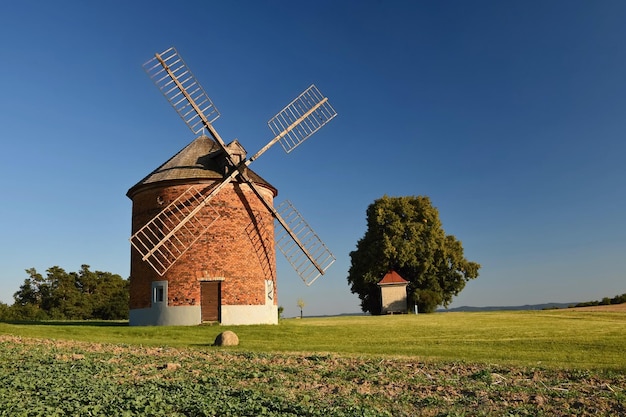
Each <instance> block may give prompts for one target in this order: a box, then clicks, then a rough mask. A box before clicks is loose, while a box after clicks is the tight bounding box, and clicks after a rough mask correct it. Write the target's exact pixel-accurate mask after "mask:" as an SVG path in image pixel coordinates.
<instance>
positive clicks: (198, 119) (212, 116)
mask: <svg viewBox="0 0 626 417" xmlns="http://www.w3.org/2000/svg"><path fill="white" fill-rule="evenodd" d="M143 68H144V70H145V71H146V73H147V74H148V76H149V77H150V78H151V79H152V81H154V84H155V85H156V86H157V87H158V88H159V90H161V93H163V95H164V96H165V98H166V99H167V101H169V102H170V104H171V105H172V107H174V110H176V112H177V113H178V115H179V116H180V117H181V119H183V121H184V122H185V123H186V124H187V126H189V129H191V131H192V132H193V133H194V134H196V135H197V134H198V133H200V132H202V130H203V129H204V128H205V126H204V122H203V120H202V116H204V117H206V119H207V120H208V122H209V123H213V122H214V121H215V120H217V118H218V117H220V112H219V111H218V110H217V108H216V107H215V105H214V104H213V102H212V101H211V99H210V98H209V96H208V95H207V93H206V92H205V91H204V88H202V86H201V85H200V83H198V81H196V78H195V77H194V76H193V74H192V73H191V70H190V69H189V68H187V65H186V64H185V61H183V59H182V58H181V56H180V55H178V52H177V51H176V49H174V48H170V49H168V50H166V51H164V52H162V53H161V54H156V55H155V57H154V58H152V59H151V60H149V61H148V62H146V63H145V64H143ZM168 70H169V71H170V72H169V73H168ZM170 74H171V75H170Z"/></svg>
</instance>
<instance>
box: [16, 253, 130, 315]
mask: <svg viewBox="0 0 626 417" xmlns="http://www.w3.org/2000/svg"><path fill="white" fill-rule="evenodd" d="M26 273H27V274H28V275H29V277H28V278H26V279H25V280H24V283H23V284H22V285H21V286H20V289H19V290H18V291H17V292H16V293H15V294H14V295H13V298H14V300H15V303H14V304H13V306H11V309H12V315H13V318H15V319H23V320H40V319H71V320H87V319H100V320H119V319H126V318H128V298H129V285H128V280H124V279H122V277H120V276H119V275H117V274H112V273H110V272H101V271H91V270H90V269H89V265H82V266H81V269H80V271H78V272H66V271H65V270H64V269H63V268H60V267H58V266H53V267H51V268H48V269H47V270H46V276H43V275H42V274H40V273H38V272H37V270H35V268H30V269H27V270H26Z"/></svg>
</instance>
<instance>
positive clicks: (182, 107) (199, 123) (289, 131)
mask: <svg viewBox="0 0 626 417" xmlns="http://www.w3.org/2000/svg"><path fill="white" fill-rule="evenodd" d="M144 69H145V70H146V73H147V74H148V75H149V76H150V78H151V79H152V80H153V81H154V83H155V85H156V86H157V87H158V88H159V90H160V91H161V92H162V93H163V95H164V96H165V98H166V99H167V100H168V101H169V102H170V104H171V105H172V107H174V109H175V110H176V112H177V113H178V114H179V116H180V117H181V118H182V119H183V121H184V122H185V123H186V124H187V126H188V127H189V129H190V130H191V131H192V132H193V133H195V134H197V133H199V132H201V131H202V130H204V129H206V130H207V131H208V132H209V134H210V136H211V137H212V138H213V139H214V140H215V141H216V142H217V144H218V145H219V146H220V148H221V149H222V151H223V152H224V154H225V156H226V159H227V161H228V163H229V164H230V165H231V167H232V168H234V169H231V170H230V173H229V174H228V175H227V176H226V177H225V178H224V179H223V180H222V182H221V183H219V184H218V185H217V186H214V187H212V188H210V189H208V190H203V191H200V193H203V194H201V197H200V198H194V199H193V200H192V201H191V202H190V203H189V205H190V206H192V208H190V209H189V210H188V211H187V213H186V215H184V216H183V218H181V219H177V220H178V221H177V224H176V225H174V226H173V227H172V228H170V229H168V230H166V231H165V232H164V233H163V237H162V238H161V239H159V240H158V241H157V242H154V240H156V239H155V238H154V236H156V234H155V233H154V232H153V229H154V228H155V225H161V224H163V223H165V222H166V221H169V219H168V216H169V213H171V212H172V210H173V208H172V205H173V204H176V203H177V202H178V203H177V204H179V205H180V201H179V200H180V199H181V197H182V195H181V197H179V199H177V200H176V201H174V202H172V203H171V204H170V205H168V207H166V208H165V209H163V210H162V211H161V212H160V213H159V214H158V215H157V216H155V217H154V218H153V219H152V220H151V221H150V222H148V223H147V224H146V225H145V226H144V227H142V228H141V229H140V230H138V231H137V232H136V233H135V234H133V236H131V243H132V244H133V246H134V247H135V248H136V249H137V250H138V251H139V253H140V254H141V255H142V259H143V260H145V261H148V262H149V263H150V264H151V265H152V266H153V268H154V269H155V270H156V271H157V273H159V274H160V275H163V274H164V273H165V272H166V271H167V270H168V269H169V267H171V265H173V264H174V263H175V262H176V260H178V259H179V258H180V256H182V254H183V253H184V252H185V251H186V250H187V249H188V248H189V247H191V245H193V243H195V241H196V240H197V237H198V236H196V238H195V239H193V240H192V241H191V243H189V244H188V245H187V246H186V247H185V246H183V247H181V248H180V249H179V248H177V253H172V251H171V250H170V248H171V247H176V244H178V242H181V240H182V239H180V238H179V237H178V236H177V233H178V232H179V231H181V230H183V231H187V232H189V231H190V228H189V227H187V224H188V223H191V224H192V225H193V224H194V219H195V217H196V215H197V214H198V213H199V212H200V211H201V210H202V209H203V208H204V207H205V206H207V205H209V201H210V200H211V199H212V198H213V196H215V195H216V194H217V193H218V192H219V191H220V190H221V189H223V188H224V187H225V186H226V185H227V184H229V183H230V182H231V180H233V179H234V178H235V177H237V176H239V177H240V178H242V179H243V180H244V181H245V182H246V183H247V184H248V185H249V186H250V188H251V189H252V190H253V191H254V193H255V194H256V195H257V197H258V198H259V199H260V200H261V201H262V202H263V204H264V205H265V207H266V208H267V209H268V210H269V211H270V212H271V214H272V216H273V217H274V218H275V219H276V221H277V222H278V223H279V224H280V225H281V227H282V228H283V230H284V231H285V234H283V235H281V237H280V239H279V240H278V243H279V249H280V250H281V252H282V253H283V254H284V255H285V257H286V258H287V260H288V261H289V262H290V264H291V265H292V267H293V268H294V269H295V270H296V272H297V273H298V275H299V276H300V278H301V279H302V280H303V281H304V283H305V284H306V285H311V284H312V283H313V282H314V281H315V280H316V279H317V278H318V277H319V276H320V275H323V274H324V273H325V271H326V269H327V268H328V267H329V266H330V265H331V264H332V263H333V262H334V261H335V257H334V256H333V255H332V253H331V252H330V251H329V250H328V248H327V247H326V246H325V245H324V244H323V243H322V241H321V240H320V239H319V237H318V236H317V235H316V234H315V232H313V230H312V229H311V228H310V226H309V225H308V223H306V221H304V219H303V218H302V216H301V215H300V213H299V212H298V211H297V210H295V208H294V207H293V205H291V203H288V204H287V205H286V206H284V207H287V208H288V209H287V211H285V213H287V214H288V216H287V217H288V219H289V220H288V221H286V220H285V219H284V218H283V216H281V214H280V213H279V212H278V211H277V210H276V209H275V208H274V207H273V205H272V204H271V203H270V202H269V201H267V200H266V199H265V197H264V196H263V194H262V193H261V191H260V190H259V189H258V188H257V186H256V185H255V184H254V182H252V181H251V180H250V178H249V177H248V175H247V172H246V168H247V167H248V165H250V164H251V163H252V162H253V161H254V160H256V159H257V158H258V157H260V156H261V155H262V154H263V153H265V152H266V151H267V150H268V149H269V148H270V147H272V146H273V145H274V144H275V143H276V142H279V141H280V142H281V145H282V147H283V149H284V150H285V152H287V153H289V152H291V151H292V150H293V149H294V148H295V147H297V146H299V145H300V144H301V143H302V142H304V141H305V140H306V139H308V138H309V137H310V136H311V135H313V134H314V133H315V132H317V130H319V129H320V128H321V127H322V126H324V125H325V124H326V123H328V122H329V121H330V120H332V119H333V118H334V117H335V116H336V115H337V113H336V111H335V110H334V109H333V107H332V106H331V105H330V103H329V102H328V99H327V98H326V97H324V96H323V95H322V94H321V93H320V92H319V90H318V89H317V87H315V86H314V85H311V86H310V87H309V88H308V89H306V90H305V91H304V92H303V93H302V94H300V95H299V96H298V97H296V98H295V99H294V100H293V101H292V102H291V103H289V104H288V105H287V106H286V107H285V108H284V109H283V110H281V111H280V112H279V113H278V114H277V115H276V116H274V117H273V118H272V119H270V121H269V122H268V125H269V127H270V129H271V130H272V132H273V133H274V134H275V136H274V138H273V139H272V140H270V141H269V142H268V143H267V144H266V145H265V146H264V147H262V148H261V149H260V150H259V151H258V152H257V153H256V154H254V155H253V156H252V157H250V158H248V159H244V160H243V161H241V162H239V163H235V162H234V158H233V155H232V154H231V152H230V150H229V149H228V147H227V146H226V144H225V142H224V141H223V140H222V138H221V137H220V135H219V134H218V133H217V131H216V130H215V128H214V127H213V125H212V122H214V121H215V120H216V119H217V118H218V117H219V111H218V110H217V108H216V107H215V105H214V104H213V102H212V101H211V99H210V98H209V96H208V95H207V94H206V92H205V91H204V89H203V88H202V86H201V85H200V84H199V83H198V82H197V81H196V79H195V77H194V76H193V74H192V73H191V71H190V70H189V69H188V68H187V66H186V64H185V62H184V61H183V59H182V58H181V57H180V55H179V54H178V52H177V51H176V49H174V48H169V49H167V50H166V51H164V52H162V53H161V54H158V53H157V54H155V56H154V58H152V59H151V60H149V61H148V62H146V63H145V64H144ZM205 112H207V114H208V115H209V116H210V119H209V117H207V115H206V114H205ZM187 192H189V190H188V191H187ZM184 194H185V193H183V195H184ZM196 195H197V194H196ZM194 196H195V195H194ZM215 220H216V219H213V220H212V221H211V224H212V223H213V222H214V221H215ZM211 224H209V225H207V226H206V227H204V228H202V227H197V230H196V231H195V232H194V231H193V230H191V233H198V234H200V235H201V234H203V233H204V232H205V231H206V230H207V229H208V227H210V225H211ZM294 230H296V231H295V232H294ZM287 236H288V237H289V238H290V239H291V241H289V239H286V237H287ZM188 242H189V240H188ZM298 251H300V252H301V254H296V252H298ZM163 252H165V254H164V253H163ZM302 255H304V257H303V256H302ZM164 259H165V261H164ZM164 262H165V264H164ZM155 264H156V265H157V266H155ZM311 266H312V267H313V268H311Z"/></svg>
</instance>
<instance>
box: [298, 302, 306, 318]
mask: <svg viewBox="0 0 626 417" xmlns="http://www.w3.org/2000/svg"><path fill="white" fill-rule="evenodd" d="M304 306H306V303H305V302H304V300H303V299H302V298H298V307H300V318H302V309H303V308H304Z"/></svg>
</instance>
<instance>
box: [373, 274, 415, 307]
mask: <svg viewBox="0 0 626 417" xmlns="http://www.w3.org/2000/svg"><path fill="white" fill-rule="evenodd" d="M407 285H409V281H407V280H405V279H404V278H402V277H401V276H400V274H398V273H397V272H396V271H393V270H391V271H389V272H387V274H386V275H385V276H384V277H383V279H381V280H380V282H379V283H378V286H379V287H380V297H381V301H382V302H381V311H380V314H406V313H407V312H408V306H407V297H406V287H407Z"/></svg>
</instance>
